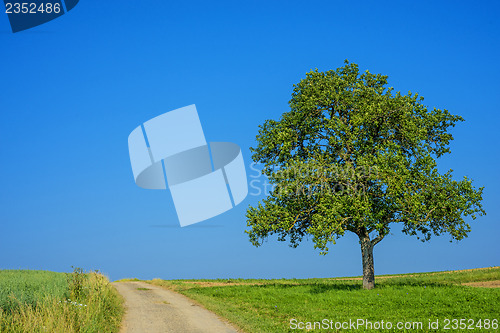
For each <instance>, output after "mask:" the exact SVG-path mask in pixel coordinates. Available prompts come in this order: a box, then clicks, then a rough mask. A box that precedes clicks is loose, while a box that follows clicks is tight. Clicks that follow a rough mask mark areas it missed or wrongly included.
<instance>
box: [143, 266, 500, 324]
mask: <svg viewBox="0 0 500 333" xmlns="http://www.w3.org/2000/svg"><path fill="white" fill-rule="evenodd" d="M498 280H500V268H499V267H493V268H485V269H477V270H466V271H455V272H436V273H417V274H406V275H392V276H385V277H381V276H378V277H377V278H376V288H375V289H373V290H363V289H362V288H361V281H360V279H359V278H355V277H354V278H342V279H340V278H333V279H302V280H299V279H297V280H293V279H292V280H285V279H283V280H242V279H235V280H168V281H167V280H159V279H155V280H152V281H147V282H149V283H152V284H155V285H160V286H164V287H166V288H168V289H171V290H174V291H177V292H179V293H181V294H184V295H186V296H188V297H190V298H192V299H194V300H195V301H197V302H199V303H200V304H202V305H203V306H205V307H206V308H207V309H209V310H212V311H214V312H215V313H217V314H218V315H220V316H221V317H224V318H227V319H228V320H229V321H230V322H232V323H234V324H236V325H237V326H238V327H240V328H241V329H242V330H243V331H245V332H252V333H254V332H255V333H257V332H266V333H267V332H296V331H304V332H309V331H311V332H337V331H342V332H343V331H357V332H363V331H372V332H373V331H384V332H416V331H420V332H427V331H436V330H434V329H429V322H432V323H436V321H438V322H437V324H438V328H439V330H438V331H448V332H456V331H469V332H470V331H476V332H484V331H498V326H497V325H498V320H500V289H499V288H478V287H472V286H466V285H463V284H465V283H473V282H487V281H490V282H491V283H493V282H492V281H498ZM485 284H488V283H485ZM294 319H295V320H296V321H294ZM324 319H326V322H325V321H323V320H324ZM358 319H359V320H364V322H363V323H362V324H361V325H360V326H356V327H357V329H356V330H354V329H352V328H353V327H354V326H352V324H351V323H350V322H349V321H351V322H353V321H354V322H355V323H358V322H357V320H358ZM454 319H457V321H454ZM460 319H464V320H462V321H461V322H460ZM382 320H383V321H384V328H385V329H383V330H382V329H371V328H375V327H376V325H377V324H376V323H377V322H378V325H379V327H380V325H381V321H382ZM330 321H331V322H330ZM308 322H309V323H310V324H309V325H310V326H309V328H312V329H310V330H307V329H306V328H307V327H308V326H307V325H308V324H307V323H308ZM314 322H316V323H317V324H316V329H314ZM368 322H371V325H372V326H370V324H369V323H368ZM388 322H390V323H391V325H392V329H387V327H388V325H389V323H388ZM300 323H303V326H302V325H301V324H300ZM360 323H361V322H360ZM398 323H401V325H403V326H402V327H401V328H400V329H398V328H397V325H398ZM419 323H421V326H420V324H419ZM447 324H448V325H447ZM342 325H343V326H344V328H342ZM405 325H407V328H405ZM433 325H435V324H433ZM464 325H465V326H464ZM302 327H304V329H301V328H302ZM370 327H371V328H370ZM434 327H435V326H434ZM446 327H447V328H448V329H447V330H445V328H446ZM461 327H462V328H464V327H465V329H462V330H461V329H460V328H461ZM293 328H295V329H293ZM495 328H496V329H495Z"/></svg>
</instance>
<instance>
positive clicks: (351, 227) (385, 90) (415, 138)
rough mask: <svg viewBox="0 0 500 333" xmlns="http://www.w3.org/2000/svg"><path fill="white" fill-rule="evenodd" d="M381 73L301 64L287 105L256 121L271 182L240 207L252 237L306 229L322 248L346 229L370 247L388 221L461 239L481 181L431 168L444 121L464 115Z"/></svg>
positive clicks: (477, 203)
mask: <svg viewBox="0 0 500 333" xmlns="http://www.w3.org/2000/svg"><path fill="white" fill-rule="evenodd" d="M387 78H388V77H387V76H384V75H381V74H371V73H370V72H368V71H366V72H364V73H360V71H359V68H358V66H357V65H356V64H354V63H349V62H348V61H347V60H346V62H345V65H344V66H343V67H341V68H338V69H336V70H329V71H326V72H320V71H318V70H317V69H316V70H313V71H310V72H308V73H307V74H306V77H305V78H304V79H302V80H301V81H300V82H299V83H298V84H296V85H294V89H293V93H292V98H291V100H290V102H289V106H290V111H288V112H285V113H284V114H283V115H282V116H281V118H280V119H279V120H266V121H265V123H264V124H263V125H261V126H259V133H258V135H257V143H258V144H257V147H255V148H251V151H252V158H253V160H254V161H255V162H257V163H262V165H263V171H262V172H263V173H264V174H265V175H266V176H267V177H268V178H269V181H270V183H271V184H273V185H275V187H274V189H273V190H272V191H271V192H270V194H269V195H268V197H266V198H265V199H264V200H262V201H261V202H259V203H258V205H257V206H256V207H250V208H249V209H248V211H247V223H248V226H249V227H250V230H247V233H248V234H249V237H250V241H251V242H252V243H253V244H254V245H256V246H259V245H260V244H261V243H262V241H263V240H264V239H266V238H267V237H268V236H270V235H272V234H277V235H278V239H279V240H281V241H285V240H287V239H288V240H289V242H290V245H291V246H294V247H295V246H297V245H298V244H299V243H300V241H301V240H302V239H303V238H304V237H305V236H306V235H311V236H312V239H313V242H314V244H315V247H316V248H318V249H320V250H321V253H323V254H324V253H326V252H328V246H329V244H332V243H335V239H336V238H338V237H341V236H343V235H344V234H345V232H346V231H350V232H353V233H355V234H356V235H358V236H359V237H360V242H361V243H363V242H369V243H366V244H368V245H369V246H371V249H373V246H374V245H375V244H377V243H378V242H380V241H381V240H382V239H383V238H384V237H385V236H386V235H387V234H388V233H389V231H390V228H391V224H392V223H402V224H403V232H404V233H406V234H408V235H414V236H416V237H418V238H419V239H422V240H424V241H425V240H429V239H430V238H431V236H432V235H441V234H443V233H447V234H449V235H450V236H451V238H452V239H455V240H461V239H462V238H464V237H466V236H467V234H468V233H469V231H470V230H471V229H470V226H469V224H468V223H466V221H465V220H464V217H467V216H470V217H472V219H475V218H476V217H477V216H478V215H482V214H485V212H484V210H483V208H482V206H481V200H482V191H483V188H479V189H475V188H474V186H473V184H472V181H471V180H470V179H468V178H467V177H464V178H463V179H462V180H454V179H453V177H452V170H449V171H448V172H446V173H444V174H441V173H439V172H438V168H437V163H436V159H437V158H439V157H441V156H443V155H444V154H446V153H449V152H450V148H449V144H450V141H451V140H453V136H452V135H451V134H450V133H449V129H450V127H454V126H455V124H457V123H458V122H461V121H463V120H464V119H463V118H462V117H460V116H457V115H452V114H451V113H450V112H449V111H448V110H446V109H443V110H442V109H437V108H433V109H430V108H428V107H427V106H425V105H424V104H423V98H422V97H420V96H419V95H418V94H416V93H415V94H413V93H411V92H409V93H408V94H406V95H404V94H401V93H400V92H394V89H393V88H391V87H387ZM368 245H367V246H368ZM362 246H363V244H362Z"/></svg>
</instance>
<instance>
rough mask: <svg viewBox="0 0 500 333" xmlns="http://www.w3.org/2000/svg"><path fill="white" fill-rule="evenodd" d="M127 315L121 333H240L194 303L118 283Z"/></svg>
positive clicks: (141, 284) (164, 292)
mask: <svg viewBox="0 0 500 333" xmlns="http://www.w3.org/2000/svg"><path fill="white" fill-rule="evenodd" d="M113 285H114V286H115V287H116V289H117V290H118V291H119V292H120V294H121V295H122V296H123V297H124V298H125V306H126V308H127V312H126V314H125V318H124V322H123V328H122V330H121V331H120V333H145V332H147V333H155V332H161V333H167V332H168V333H177V332H179V333H198V332H200V333H202V332H203V333H211V332H214V333H216V332H217V333H219V332H222V333H236V332H237V330H236V329H234V328H233V327H231V326H230V325H229V324H227V323H224V322H223V321H222V320H221V319H219V318H218V317H217V316H216V315H215V314H213V313H212V312H210V311H208V310H206V309H204V308H202V307H200V306H199V305H197V304H195V303H194V302H193V301H191V300H190V299H188V298H186V297H184V296H182V295H179V294H177V293H174V292H172V291H169V290H166V289H163V288H161V287H158V286H153V285H150V284H148V283H145V282H115V283H113Z"/></svg>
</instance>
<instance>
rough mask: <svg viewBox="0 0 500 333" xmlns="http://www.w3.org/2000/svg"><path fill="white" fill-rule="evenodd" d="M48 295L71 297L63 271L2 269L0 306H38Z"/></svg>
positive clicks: (8, 309)
mask: <svg viewBox="0 0 500 333" xmlns="http://www.w3.org/2000/svg"><path fill="white" fill-rule="evenodd" d="M46 295H52V296H54V297H56V298H59V299H64V298H68V297H69V289H68V282H67V279H66V276H65V275H64V274H61V273H55V272H47V271H28V270H4V271H0V308H1V309H3V310H4V311H12V310H15V309H17V308H18V307H19V306H20V305H21V304H27V305H28V304H29V305H32V306H36V305H37V304H38V303H40V302H41V301H43V299H44V297H45V296H46Z"/></svg>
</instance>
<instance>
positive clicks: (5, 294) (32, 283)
mask: <svg viewBox="0 0 500 333" xmlns="http://www.w3.org/2000/svg"><path fill="white" fill-rule="evenodd" d="M122 303H123V301H122V298H121V296H120V295H119V294H118V293H117V291H116V290H115V289H114V287H112V286H111V284H110V283H109V281H108V279H107V278H106V277H105V276H104V275H102V274H100V273H98V272H91V273H84V272H83V271H82V270H81V269H75V271H74V272H73V273H71V274H65V273H55V272H46V271H29V270H16V271H13V270H7V271H0V332H51V333H52V332H61V333H72V332H89V333H90V332H106V333H108V332H110V333H112V332H117V331H118V329H119V327H120V323H121V318H122V315H123V306H122Z"/></svg>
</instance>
